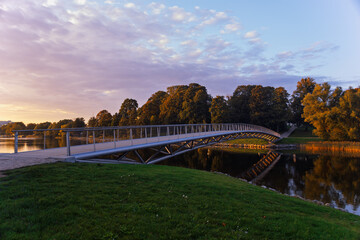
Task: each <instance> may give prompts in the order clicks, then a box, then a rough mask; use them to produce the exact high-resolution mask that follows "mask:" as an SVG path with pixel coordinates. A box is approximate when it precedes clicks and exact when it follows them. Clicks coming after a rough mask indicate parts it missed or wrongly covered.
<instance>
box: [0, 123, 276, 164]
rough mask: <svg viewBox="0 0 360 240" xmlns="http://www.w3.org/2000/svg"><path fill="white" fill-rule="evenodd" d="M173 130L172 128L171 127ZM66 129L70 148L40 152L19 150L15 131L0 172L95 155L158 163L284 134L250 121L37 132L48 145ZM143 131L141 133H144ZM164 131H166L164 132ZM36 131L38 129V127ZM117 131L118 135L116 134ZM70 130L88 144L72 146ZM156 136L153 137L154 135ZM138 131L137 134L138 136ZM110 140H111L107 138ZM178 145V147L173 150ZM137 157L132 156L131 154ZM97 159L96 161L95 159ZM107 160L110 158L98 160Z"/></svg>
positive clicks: (0, 156)
mask: <svg viewBox="0 0 360 240" xmlns="http://www.w3.org/2000/svg"><path fill="white" fill-rule="evenodd" d="M170 128H171V129H173V131H172V132H171V131H169V129H170ZM124 129H125V130H126V131H127V134H128V136H126V138H127V139H124V140H120V139H119V130H124ZM60 130H61V131H62V132H63V133H66V142H67V146H66V147H59V148H50V149H43V150H36V151H27V152H17V141H18V139H17V137H18V134H19V132H21V131H29V130H18V131H15V153H14V154H0V171H1V170H5V169H12V168H17V167H21V166H26V165H33V164H38V163H45V162H56V161H70V162H81V161H85V162H91V161H94V158H95V159H96V158H98V157H99V156H102V155H110V154H115V153H123V154H120V156H119V159H117V161H115V162H114V161H112V162H113V163H124V162H126V163H145V164H149V163H155V162H158V161H161V160H164V159H167V158H170V157H173V156H176V155H179V154H182V153H184V152H187V151H191V150H194V149H197V148H200V147H204V146H209V145H212V144H215V143H218V142H222V141H226V140H231V139H236V138H249V137H255V138H263V139H266V140H267V141H269V142H272V141H275V140H276V139H278V138H279V137H280V135H279V134H278V133H276V132H274V131H272V130H269V129H266V128H263V127H261V126H256V125H250V124H192V125H190V124H189V125H184V124H183V125H160V126H129V127H107V128H82V129H52V130H49V129H42V130H36V131H43V132H44V148H45V138H46V132H48V131H60ZM140 130H141V133H140ZM162 130H164V131H162ZM34 131H35V130H34ZM95 131H98V132H103V133H104V136H105V131H113V133H114V135H113V136H114V138H113V141H111V140H110V141H107V142H106V141H105V142H101V143H100V142H96V140H95V138H94V141H93V143H89V139H91V138H89V136H88V133H89V132H90V133H93V136H96V133H95ZM116 131H117V132H118V136H116ZM70 132H73V133H74V132H75V133H79V132H82V134H83V136H84V133H86V144H83V145H73V146H71V141H70V139H71V138H70ZM152 133H153V135H152V136H151V134H152ZM136 134H137V135H136ZM74 135H75V134H74ZM104 139H105V138H104ZM107 140H108V139H107ZM172 145H177V149H172ZM139 149H152V150H154V151H155V153H154V154H153V155H152V156H150V157H149V158H146V159H145V157H143V156H140V154H139V152H138V150H139ZM130 152H131V154H132V155H135V156H136V159H134V158H133V159H131V158H129V157H128V156H129V155H131V154H129V155H128V153H130ZM95 161H96V160H95ZM98 161H100V162H101V161H103V162H106V161H107V160H98Z"/></svg>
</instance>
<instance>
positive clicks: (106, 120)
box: [96, 110, 112, 127]
mask: <svg viewBox="0 0 360 240" xmlns="http://www.w3.org/2000/svg"><path fill="white" fill-rule="evenodd" d="M111 121H112V116H111V113H109V112H108V111H107V110H101V111H100V112H99V113H98V114H97V115H96V123H97V124H96V126H97V127H108V126H110V125H111Z"/></svg>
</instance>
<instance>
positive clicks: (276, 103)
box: [272, 87, 290, 132]
mask: <svg viewBox="0 0 360 240" xmlns="http://www.w3.org/2000/svg"><path fill="white" fill-rule="evenodd" d="M272 111H273V114H272V122H273V125H274V127H275V128H274V129H276V131H278V132H279V131H282V130H285V129H286V123H287V122H288V121H289V117H290V109H289V94H288V92H287V91H286V89H285V88H283V87H278V88H276V89H275V90H274V96H273V108H272Z"/></svg>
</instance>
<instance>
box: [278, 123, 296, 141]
mask: <svg viewBox="0 0 360 240" xmlns="http://www.w3.org/2000/svg"><path fill="white" fill-rule="evenodd" d="M296 128H297V127H296V125H293V126H292V127H291V128H290V129H289V130H288V131H286V132H284V133H282V134H281V138H287V137H289V136H290V134H292V132H293V131H294V130H295V129H296Z"/></svg>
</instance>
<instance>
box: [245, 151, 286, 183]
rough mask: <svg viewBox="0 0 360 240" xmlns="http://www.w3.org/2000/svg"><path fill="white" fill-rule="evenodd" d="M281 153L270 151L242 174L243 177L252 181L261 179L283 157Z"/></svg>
mask: <svg viewBox="0 0 360 240" xmlns="http://www.w3.org/2000/svg"><path fill="white" fill-rule="evenodd" d="M281 155H282V154H280V153H277V152H273V151H269V152H268V153H267V154H266V155H264V156H263V157H262V158H261V159H260V160H259V161H258V162H256V163H255V164H254V165H253V166H251V168H250V169H249V170H247V171H246V172H245V173H244V174H243V175H242V178H244V179H246V180H248V181H251V182H257V181H259V180H261V179H262V178H263V177H264V176H265V175H266V174H267V173H268V172H269V171H270V170H271V169H272V168H273V167H274V166H275V164H276V163H277V162H278V161H279V159H280V158H281Z"/></svg>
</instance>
